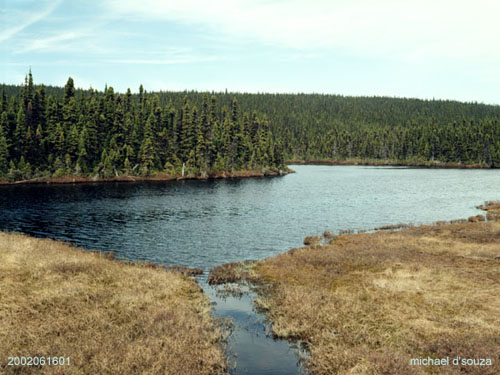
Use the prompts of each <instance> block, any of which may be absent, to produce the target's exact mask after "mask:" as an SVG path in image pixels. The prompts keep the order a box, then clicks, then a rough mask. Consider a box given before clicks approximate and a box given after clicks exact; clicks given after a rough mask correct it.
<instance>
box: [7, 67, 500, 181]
mask: <svg viewBox="0 0 500 375" xmlns="http://www.w3.org/2000/svg"><path fill="white" fill-rule="evenodd" d="M0 113H1V118H0V119H1V121H0V125H1V126H0V175H3V176H6V177H8V178H9V179H22V178H30V177H36V176H47V175H52V176H61V175H64V174H74V175H97V176H99V177H109V176H116V175H151V174H155V173H157V172H159V171H163V172H166V173H168V174H172V175H180V174H181V173H182V171H184V173H186V174H192V175H206V174H208V173H211V172H214V171H234V170H246V169H263V168H264V169H265V168H269V169H274V170H278V169H283V168H284V160H285V159H296V160H297V159H302V160H315V159H329V160H353V159H357V160H387V161H391V162H407V163H410V164H421V163H427V162H436V163H454V164H474V165H478V164H480V165H483V166H491V167H499V166H500V126H499V119H500V106H492V105H485V104H478V103H461V102H457V101H443V100H419V99H400V98H388V97H344V96H340V95H322V94H248V93H227V92H225V93H217V95H216V96H215V94H214V93H200V92H194V91H189V92H187V91H185V92H161V91H160V92H154V93H148V92H146V91H144V89H143V88H142V86H141V87H140V89H139V93H137V94H132V93H131V92H130V90H128V91H127V92H126V93H121V94H119V93H115V92H114V90H113V88H112V87H106V88H105V89H104V91H103V92H99V91H97V90H94V89H89V90H80V89H78V90H75V87H74V84H73V80H72V79H71V78H70V79H69V80H68V82H67V84H66V86H65V87H64V88H60V87H51V86H47V87H44V86H43V85H40V86H37V87H35V86H34V84H33V78H32V75H31V72H30V73H29V75H28V76H27V78H26V80H25V83H24V85H20V86H4V89H3V90H2V97H1V102H0ZM257 113H259V114H257Z"/></svg>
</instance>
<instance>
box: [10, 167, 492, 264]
mask: <svg viewBox="0 0 500 375" xmlns="http://www.w3.org/2000/svg"><path fill="white" fill-rule="evenodd" d="M292 168H293V169H295V170H296V171H297V173H295V174H290V175H288V176H285V177H276V178H260V179H259V178H257V179H243V180H212V181H172V182H161V183H153V182H148V183H130V184H127V183H122V184H88V185H72V186H71V185H70V186H51V185H36V186H33V185H31V186H29V185H18V186H0V229H3V230H15V231H21V232H24V233H29V234H32V235H35V236H40V237H45V236H47V237H51V238H59V239H63V240H67V241H71V242H73V243H75V244H78V245H80V246H83V247H85V248H97V249H101V250H114V251H115V252H116V253H117V256H118V257H123V258H128V259H134V260H135V259H141V260H147V261H152V262H156V263H160V264H167V265H170V264H183V265H187V266H193V267H199V268H202V269H204V270H208V269H210V268H211V267H213V266H216V265H219V264H222V263H226V262H232V261H238V260H243V259H259V258H264V257H267V256H270V255H273V254H277V253H280V252H283V251H285V250H287V249H289V248H291V247H296V246H300V245H301V244H302V240H303V238H304V237H305V236H307V235H310V234H320V233H322V232H323V231H324V230H326V229H327V230H330V231H332V232H335V231H338V230H339V229H347V228H356V229H371V228H373V227H376V226H380V225H385V224H396V223H400V222H403V223H409V222H411V223H432V222H434V221H437V220H449V219H456V218H466V217H468V216H470V215H475V214H477V213H478V210H477V209H476V208H475V206H476V205H478V204H481V203H483V202H484V201H485V200H494V199H499V198H500V189H499V187H500V172H499V171H498V170H465V169H463V170H457V169H418V168H390V167H357V166H292Z"/></svg>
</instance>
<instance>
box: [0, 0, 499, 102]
mask: <svg viewBox="0 0 500 375" xmlns="http://www.w3.org/2000/svg"><path fill="white" fill-rule="evenodd" d="M0 9H1V10H0V64H1V66H2V73H1V77H0V80H1V81H3V82H4V83H15V84H18V83H21V82H22V81H23V79H24V76H25V74H26V73H27V71H28V69H29V67H30V66H31V68H32V71H33V75H34V78H35V82H39V83H40V82H43V83H45V84H51V85H64V83H65V82H66V80H67V78H68V76H71V77H73V78H74V80H75V84H76V85H77V86H78V87H83V88H88V87H90V86H92V87H94V88H97V89H100V90H102V89H103V88H104V85H105V84H106V83H107V84H108V85H111V86H113V87H114V88H115V90H118V91H124V90H126V89H127V88H128V87H130V88H131V89H132V91H137V89H138V87H139V84H140V83H142V84H143V85H144V87H145V88H146V89H147V90H148V91H152V90H160V89H162V90H184V89H188V90H191V89H194V90H214V91H221V90H224V89H228V90H229V91H245V92H306V93H310V92H319V93H332V94H343V95H387V96H398V97H419V98H428V99H431V98H436V99H437V98H440V99H457V100H462V101H478V102H484V103H493V104H500V48H499V42H500V28H499V27H498V15H499V14H500V3H498V2H497V1H486V0H476V1H474V2H472V1H467V2H465V1H460V0H455V1H450V0H419V1H413V0H408V1H401V0H372V1H368V0H341V1H336V0H328V1H323V0H310V1H302V0H300V1H299V0H252V1H250V0H230V1H225V0H210V1H197V0H175V1H170V0H165V1H153V0H100V1H93V0H87V1H72V0H65V1H64V0H51V1H48V0H36V1H34V0H0Z"/></svg>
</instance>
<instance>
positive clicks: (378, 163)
mask: <svg viewBox="0 0 500 375" xmlns="http://www.w3.org/2000/svg"><path fill="white" fill-rule="evenodd" d="M285 162H286V164H287V165H294V164H295V165H360V166H374V167H415V168H443V169H498V167H491V166H488V165H485V164H461V163H442V162H432V161H428V162H410V161H396V160H357V159H353V160H328V159H311V160H303V159H290V160H286V161H285Z"/></svg>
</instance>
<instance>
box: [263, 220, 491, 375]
mask: <svg viewBox="0 0 500 375" xmlns="http://www.w3.org/2000/svg"><path fill="white" fill-rule="evenodd" d="M255 273H256V274H257V275H258V277H257V279H258V281H261V282H264V283H270V285H271V287H269V288H266V289H265V290H266V291H267V292H266V293H264V294H263V295H262V296H261V297H260V300H259V301H258V304H259V305H260V306H261V307H264V308H267V309H268V311H267V314H268V316H269V318H270V320H271V321H272V323H273V326H272V327H273V331H274V333H275V334H276V335H277V336H280V337H285V338H295V339H300V340H303V341H305V342H306V343H308V345H309V348H310V354H311V355H310V358H309V362H308V367H309V369H310V370H311V373H312V374H345V375H347V374H366V375H376V374H403V375H404V374H459V373H460V374H462V373H467V374H499V373H500V222H499V221H493V222H474V223H461V224H443V223H441V224H440V225H435V226H420V227H413V228H408V229H404V230H401V231H391V232H376V233H371V234H353V235H342V236H337V237H335V239H334V240H333V241H332V242H331V244H330V245H328V246H322V247H315V248H311V247H307V248H301V249H293V250H291V251H289V252H288V253H285V254H281V255H278V256H276V257H273V258H269V259H266V260H265V261H263V262H260V263H258V264H257V265H256V266H255V268H254V275H255ZM457 355H459V356H461V357H462V358H490V359H491V360H492V362H493V365H492V366H488V367H486V366H482V367H479V366H476V367H474V366H452V365H450V366H443V367H441V366H410V364H409V363H410V362H409V361H410V358H427V357H429V356H430V357H433V358H444V357H450V358H454V357H455V356H457Z"/></svg>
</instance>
